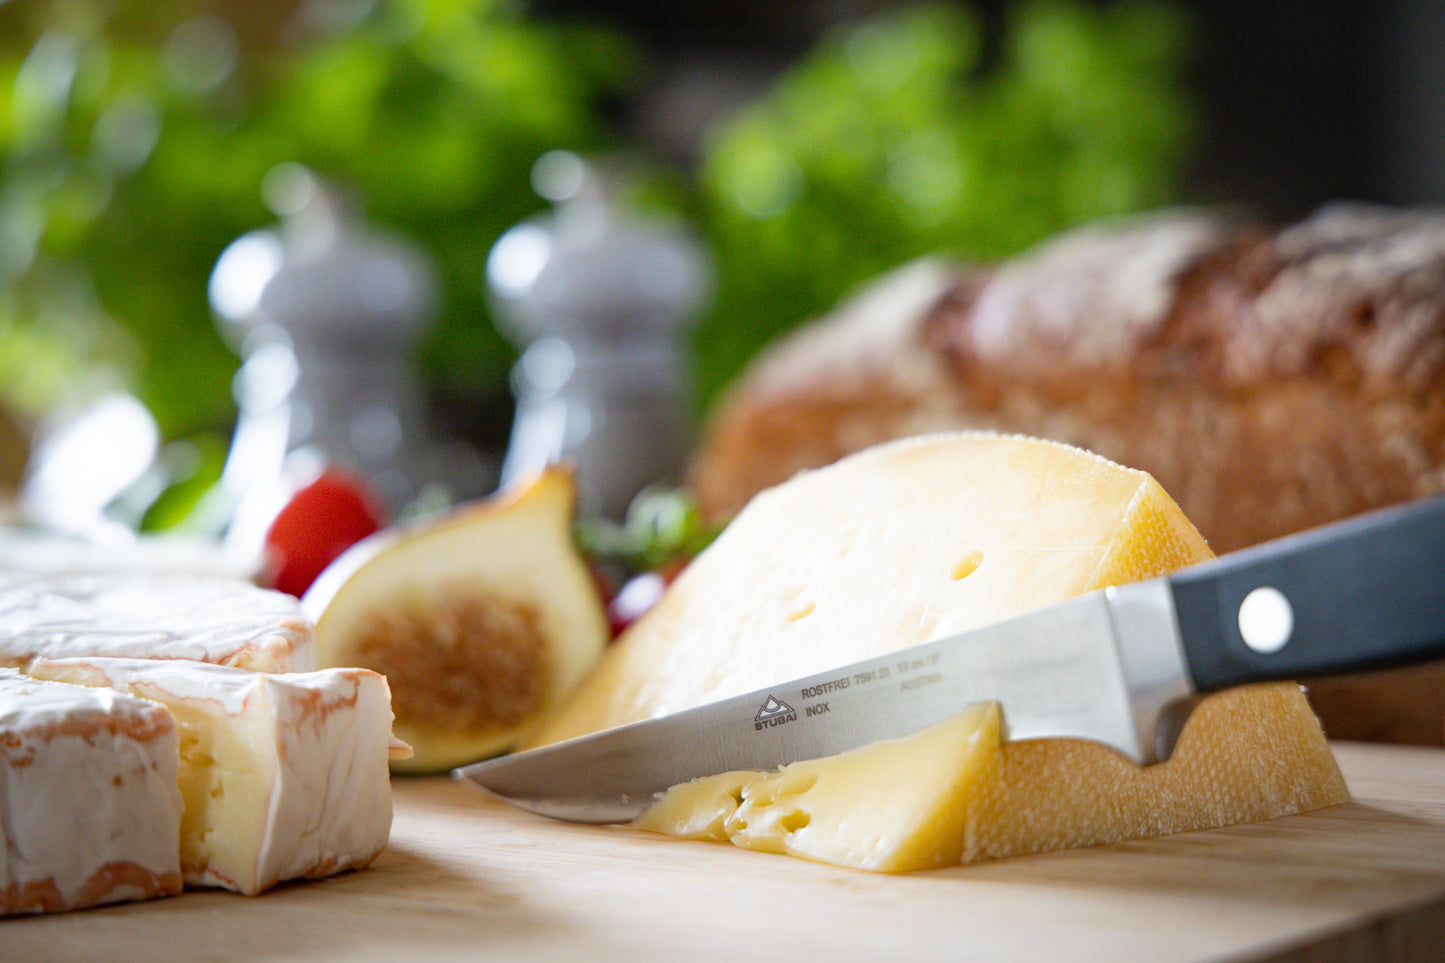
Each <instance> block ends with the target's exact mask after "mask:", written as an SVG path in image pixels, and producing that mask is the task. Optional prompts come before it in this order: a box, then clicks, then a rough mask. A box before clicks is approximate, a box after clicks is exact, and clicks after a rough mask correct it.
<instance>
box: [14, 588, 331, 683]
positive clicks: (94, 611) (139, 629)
mask: <svg viewBox="0 0 1445 963" xmlns="http://www.w3.org/2000/svg"><path fill="white" fill-rule="evenodd" d="M70 656H106V657H129V658H145V659H193V660H196V661H199V662H214V663H216V664H218V665H233V666H237V667H238V668H242V669H251V670H253V671H257V672H306V671H310V670H312V669H314V668H316V633H315V629H314V628H313V626H312V624H311V622H310V620H308V619H306V618H305V617H304V616H303V615H302V613H301V607H300V603H299V602H298V601H297V600H296V599H295V598H293V597H291V596H289V595H285V594H283V593H281V592H274V591H271V590H269V589H263V588H260V587H258V586H255V585H252V584H250V583H249V582H245V581H243V580H241V579H235V578H227V577H223V576H203V575H176V574H157V573H128V572H97V573H85V574H77V575H56V574H49V575H39V574H34V573H22V572H0V665H3V666H11V667H20V666H23V665H24V664H25V663H26V662H28V661H29V660H30V659H32V658H36V657H44V658H66V657H70Z"/></svg>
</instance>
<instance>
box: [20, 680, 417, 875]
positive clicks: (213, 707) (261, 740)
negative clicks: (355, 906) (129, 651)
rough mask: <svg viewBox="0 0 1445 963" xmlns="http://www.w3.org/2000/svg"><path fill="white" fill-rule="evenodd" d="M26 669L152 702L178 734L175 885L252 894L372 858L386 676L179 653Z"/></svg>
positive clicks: (377, 832) (386, 814)
mask: <svg viewBox="0 0 1445 963" xmlns="http://www.w3.org/2000/svg"><path fill="white" fill-rule="evenodd" d="M26 671H27V672H29V673H30V674H31V675H32V676H34V677H36V678H42V679H50V680H56V681H62V682H72V683H78V684H80V685H86V686H104V687H109V688H113V689H116V690H118V691H120V692H124V693H127V694H129V695H133V696H139V697H141V698H144V699H150V700H153V701H154V702H157V703H160V704H161V705H163V706H164V707H165V708H166V709H167V710H169V713H170V715H171V716H173V717H174V719H175V723H176V726H177V728H178V731H179V733H180V748H179V761H180V773H179V785H180V789H181V794H182V796H183V798H184V805H185V813H184V819H183V820H182V824H181V834H180V862H181V870H182V872H183V873H184V875H185V881H186V883H187V884H188V885H193V886H218V887H224V888H226V889H232V890H235V891H237V892H240V893H245V894H247V895H252V894H255V893H260V892H262V891H264V890H266V889H268V888H270V887H272V886H274V885H276V884H277V883H280V882H282V881H284V880H288V879H296V878H301V877H319V876H327V875H331V874H333V873H338V872H341V871H343V870H347V869H359V868H361V867H363V866H366V865H367V864H368V863H370V862H371V861H372V860H373V859H374V858H375V857H376V856H377V854H379V853H380V852H381V851H382V849H383V848H384V847H385V846H386V841H387V837H388V835H389V833H390V830H391V815H392V813H391V784H390V772H389V769H388V751H389V744H390V741H391V708H390V696H389V693H388V691H387V686H386V679H385V678H384V677H382V676H380V675H378V674H377V673H375V672H371V671H369V670H366V669H326V670H321V671H317V672H308V673H287V674H263V673H254V672H248V671H245V670H242V669H236V668H232V667H229V666H217V665H210V664H206V663H198V662H187V661H182V660H148V659H104V658H94V659H37V660H35V661H34V662H32V663H30V665H29V666H28V667H27V669H26Z"/></svg>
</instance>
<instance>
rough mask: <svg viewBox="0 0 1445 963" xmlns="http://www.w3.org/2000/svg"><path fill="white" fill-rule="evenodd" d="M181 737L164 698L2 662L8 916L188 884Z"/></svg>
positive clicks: (0, 790)
mask: <svg viewBox="0 0 1445 963" xmlns="http://www.w3.org/2000/svg"><path fill="white" fill-rule="evenodd" d="M177 745H178V737H177V730H176V726H175V723H174V722H173V721H172V719H171V715H170V713H168V712H167V711H166V710H165V709H164V708H162V707H161V706H158V705H156V704H155V703H153V702H148V701H146V700H144V699H136V698H133V697H131V696H126V695H121V694H119V693H116V692H112V691H109V690H103V689H102V690H92V689H82V688H79V687H77V686H68V685H60V684H58V683H53V682H41V681H37V680H35V679H30V678H27V677H26V676H24V675H22V674H21V673H20V672H18V671H16V670H15V669H0V914H12V913H39V912H54V911H58V910H72V909H81V908H84V907H88V906H95V905H99V904H103V903H115V902H121V901H125V900H138V899H151V898H154V897H160V896H170V895H174V894H176V893H179V892H180V891H181V887H182V878H181V868H180V860H179V848H178V845H177V843H178V841H179V839H180V827H181V796H180V792H179V791H178V789H177V787H176V775H177V764H178V758H179V757H178V755H177Z"/></svg>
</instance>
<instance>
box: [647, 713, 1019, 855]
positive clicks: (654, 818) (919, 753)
mask: <svg viewBox="0 0 1445 963" xmlns="http://www.w3.org/2000/svg"><path fill="white" fill-rule="evenodd" d="M999 758H1000V756H999V712H998V706H997V705H996V704H991V703H990V704H984V705H978V706H972V707H970V708H969V709H966V710H964V711H963V712H960V713H958V714H957V715H954V716H950V717H949V718H948V719H945V720H944V721H942V722H940V723H937V724H935V725H933V726H930V727H929V728H927V729H924V730H922V731H921V732H918V733H915V734H913V735H911V736H908V737H905V738H902V739H890V740H885V741H881V742H876V743H873V744H872V745H869V746H864V747H862V748H859V749H854V750H851V751H849V752H845V753H841V754H839V755H837V756H831V757H828V758H826V759H814V760H808V761H805V762H795V763H793V764H791V765H787V766H783V767H782V768H781V769H780V770H778V771H777V772H772V773H762V772H731V773H722V774H720V775H717V776H706V777H703V778H701V779H695V780H693V781H692V782H688V783H684V784H682V785H681V786H675V787H673V788H672V789H671V790H669V791H668V792H667V793H666V794H665V795H664V796H663V797H662V798H661V799H660V800H658V801H657V802H656V803H654V804H653V805H652V806H651V807H650V808H649V809H648V810H647V811H646V812H645V813H643V814H642V815H641V816H640V817H638V819H637V820H636V821H635V822H634V824H633V825H635V826H637V827H639V828H641V829H650V830H652V831H654V832H662V833H670V834H672V835H675V836H683V837H687V838H690V839H708V840H715V841H724V840H728V841H731V842H733V843H736V844H737V845H739V846H742V847H744V848H747V849H756V850H761V851H763V852H769V853H786V854H788V855H790V856H799V857H802V858H805V859H812V860H817V861H819V862H824V863H834V864H837V865H840V866H850V867H855V868H857V869H867V870H873V871H876V872H883V873H898V872H909V871H911V870H919V869H933V868H936V867H939V866H946V865H949V864H954V863H958V862H959V861H960V859H961V858H962V855H963V852H964V847H965V846H966V845H967V844H968V842H969V841H970V839H971V836H972V834H971V833H970V832H969V829H970V826H969V824H970V821H971V819H972V818H973V817H974V814H975V813H976V811H977V805H976V803H975V799H976V798H977V797H978V796H980V795H981V794H982V793H984V792H986V791H987V787H988V786H989V785H990V783H991V781H992V778H993V776H994V773H995V771H996V769H997V767H998V762H999Z"/></svg>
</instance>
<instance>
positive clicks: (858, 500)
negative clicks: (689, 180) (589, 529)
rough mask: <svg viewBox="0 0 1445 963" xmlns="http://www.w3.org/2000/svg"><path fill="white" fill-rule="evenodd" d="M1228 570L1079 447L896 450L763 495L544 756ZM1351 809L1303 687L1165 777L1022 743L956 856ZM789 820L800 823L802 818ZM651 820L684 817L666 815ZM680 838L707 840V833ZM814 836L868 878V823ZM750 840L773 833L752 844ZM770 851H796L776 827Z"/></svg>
mask: <svg viewBox="0 0 1445 963" xmlns="http://www.w3.org/2000/svg"><path fill="white" fill-rule="evenodd" d="M1210 555H1211V553H1210V551H1209V548H1208V546H1207V545H1206V544H1205V543H1204V541H1203V539H1202V538H1201V537H1200V536H1199V534H1198V532H1197V531H1196V530H1195V529H1194V527H1193V526H1192V525H1191V524H1190V523H1189V521H1188V520H1187V519H1186V518H1185V517H1184V515H1183V514H1182V513H1181V512H1180V510H1179V508H1178V506H1177V505H1175V503H1174V502H1173V501H1172V500H1171V499H1170V498H1169V497H1168V495H1167V494H1166V493H1165V492H1164V491H1163V489H1161V488H1160V487H1159V485H1158V484H1157V482H1155V481H1154V479H1153V478H1151V477H1150V476H1149V475H1147V474H1145V473H1143V472H1139V471H1134V470H1130V469H1127V468H1124V467H1121V466H1119V465H1117V464H1114V463H1112V462H1109V461H1107V460H1105V459H1103V458H1100V457H1098V456H1096V455H1093V454H1090V453H1088V452H1086V451H1083V450H1081V449H1078V448H1073V447H1069V446H1066V445H1061V444H1057V443H1053V442H1046V441H1040V440H1036V439H1031V438H1026V437H1021V436H1012V435H996V434H989V433H959V434H940V435H929V436H918V437H915V438H911V439H906V440H902V441H894V442H888V443H885V444H882V445H879V446H875V447H873V448H869V449H865V450H864V451H862V452H859V453H857V454H854V455H850V456H848V457H847V458H844V459H842V460H840V461H838V462H836V463H834V464H833V465H831V466H828V467H825V468H821V469H816V470H813V471H809V472H805V473H802V474H799V475H797V476H795V477H794V478H793V479H791V480H790V481H787V482H785V483H783V484H781V485H779V486H776V487H774V488H772V489H769V490H767V491H764V492H763V493H762V494H760V495H758V496H757V497H756V498H754V499H753V500H752V501H751V502H750V503H749V504H748V505H747V507H746V508H745V509H744V510H743V511H742V512H741V513H739V515H738V516H737V517H736V519H734V521H733V522H732V523H731V524H730V525H729V526H728V528H727V529H726V530H725V531H724V532H723V533H722V534H721V535H720V536H719V537H718V538H717V540H716V541H714V542H713V544H712V545H711V546H710V547H709V548H708V549H707V550H706V551H704V552H703V553H702V554H701V555H699V556H698V557H697V558H696V559H695V560H694V561H693V562H692V564H691V565H690V566H689V567H688V568H687V569H686V570H684V571H683V573H682V574H681V575H680V576H679V577H678V578H677V580H676V581H675V582H674V583H673V586H672V588H671V589H670V590H669V591H668V593H667V594H666V595H665V596H664V597H663V599H662V600H661V601H660V602H659V603H658V605H657V606H655V607H654V608H653V609H652V610H651V611H650V612H649V613H648V614H647V615H646V616H644V617H643V618H642V619H641V620H639V621H638V622H637V623H636V624H635V625H634V626H633V627H632V628H631V629H630V630H629V631H628V632H627V633H625V634H624V635H623V637H622V638H621V639H620V640H619V641H618V643H617V644H616V645H615V646H614V647H613V649H612V650H610V651H609V652H608V654H607V655H606V656H605V657H604V660H603V662H602V663H601V665H600V667H599V669H598V671H597V672H596V673H595V674H594V675H593V676H592V677H591V678H590V679H589V680H588V681H587V682H586V683H584V685H583V686H582V688H581V689H579V693H578V695H577V697H576V698H575V699H574V700H573V701H572V702H571V703H569V704H568V705H567V706H566V707H565V708H564V710H563V711H562V712H561V713H559V715H558V716H557V717H556V718H554V719H553V720H552V721H551V723H550V725H549V726H548V727H547V728H546V729H545V730H544V731H543V733H542V734H541V736H540V737H539V739H538V740H537V741H538V743H545V742H549V741H555V740H558V739H562V738H566V737H569V736H573V735H578V734H582V733H585V732H589V731H595V730H597V729H602V728H606V727H610V726H615V725H620V724H623V723H627V722H631V721H634V720H638V719H643V718H647V717H649V716H654V715H659V714H663V713H666V712H671V711H675V710H678V709H683V708H687V707H689V706H693V705H698V704H702V703H704V702H708V701H712V700H715V699H720V698H725V697H728V696H732V695H738V694H742V693H745V692H750V691H754V690H757V689H762V688H766V687H767V686H769V685H771V684H774V683H776V682H779V681H782V680H786V679H792V678H795V677H798V676H802V675H807V674H811V673H814V672H819V671H823V670H825V669H827V668H829V667H834V666H837V665H842V664H847V663H849V662H852V661H856V660H859V659H863V658H868V657H871V656H875V655H882V654H886V653H888V652H891V651H895V650H897V649H901V648H904V647H906V646H910V645H914V644H917V643H921V642H925V641H928V640H930V639H934V638H938V637H941V636H945V635H948V634H951V633H954V632H958V631H961V630H963V629H966V628H970V627H974V626H979V625H984V624H987V623H990V622H994V621H997V620H999V619H1003V618H1006V617H1008V616H1011V615H1014V614H1017V613H1019V612H1022V611H1025V610H1028V609H1031V608H1035V607H1038V606H1041V605H1045V604H1049V603H1052V602H1057V601H1062V600H1064V599H1067V598H1070V597H1073V596H1076V595H1079V594H1082V593H1084V592H1088V591H1091V590H1094V589H1098V588H1101V587H1103V586H1106V585H1110V584H1118V583H1122V582H1128V581H1134V580H1137V579H1141V578H1145V577H1148V576H1151V575H1155V574H1162V573H1164V572H1167V571H1171V570H1174V569H1177V568H1180V567H1182V566H1184V565H1187V564H1190V563H1193V562H1196V561H1202V560H1205V559H1207V558H1209V557H1210ZM934 764H935V763H934V762H932V761H929V762H927V763H925V762H923V761H921V760H920V761H919V763H918V765H917V766H916V767H915V774H914V775H912V776H910V777H908V778H909V782H908V783H906V784H905V783H901V782H900V783H896V784H895V791H897V792H901V793H912V792H913V791H914V788H915V786H922V787H924V789H925V795H927V792H928V791H935V792H937V793H938V794H945V793H947V792H950V791H951V790H950V789H948V788H947V787H949V786H950V785H951V783H949V782H948V781H947V779H940V776H939V773H937V772H935V771H933V770H932V769H931V768H929V767H931V766H932V765H934ZM857 765H858V763H857V762H855V761H852V759H851V758H850V759H846V760H844V759H841V757H840V758H834V759H832V760H826V761H823V762H819V763H818V764H817V766H818V767H832V768H831V769H820V770H819V771H820V772H825V773H830V774H829V775H828V779H829V781H830V782H834V781H844V782H849V781H854V780H856V781H857V782H860V783H866V781H867V777H865V776H862V775H858V774H856V773H854V774H851V775H846V777H845V775H843V774H840V773H839V772H837V771H835V770H837V769H839V768H840V767H841V768H844V769H847V768H851V767H855V766H857ZM880 765H881V764H880ZM881 771H882V770H881V769H880V772H881ZM945 775H947V776H949V777H956V776H957V775H958V774H957V772H951V773H946V774H945ZM879 778H880V779H882V778H883V777H882V776H880V777H879ZM737 781H738V779H737V777H736V776H733V777H729V778H728V779H726V780H724V782H725V783H727V782H733V783H736V782H737ZM739 785H740V784H739ZM818 785H820V786H821V785H823V780H822V778H821V776H820V779H819V783H818ZM929 786H932V787H934V789H933V790H927V787H929ZM940 798H942V797H941V795H940ZM1346 798H1347V791H1346V788H1345V785H1344V782H1343V779H1342V778H1341V776H1340V773H1339V770H1338V768H1337V767H1336V766H1335V763H1334V759H1333V756H1332V755H1331V753H1330V750H1329V746H1328V743H1327V742H1326V741H1325V738H1324V735H1323V733H1322V731H1321V730H1320V727H1319V724H1318V721H1317V720H1316V719H1315V717H1314V715H1313V713H1312V712H1311V711H1310V708H1309V706H1308V704H1307V703H1306V702H1305V699H1304V696H1303V693H1302V691H1301V690H1300V688H1299V687H1298V686H1296V685H1294V684H1290V683H1286V684H1277V685H1272V686H1256V687H1249V688H1244V689H1239V690H1235V691H1230V692H1227V693H1223V694H1219V695H1215V696H1211V697H1210V698H1208V699H1206V700H1205V701H1204V704H1203V705H1202V706H1200V708H1199V709H1198V710H1196V712H1195V715H1194V717H1193V718H1192V719H1191V721H1190V724H1189V727H1188V728H1187V730H1186V733H1185V738H1182V739H1181V741H1180V743H1179V746H1178V748H1177V749H1176V751H1175V754H1174V756H1173V758H1171V760H1170V761H1169V762H1168V763H1166V764H1163V765H1160V766H1155V767H1150V768H1146V769H1140V768H1138V767H1136V766H1134V765H1132V764H1130V763H1128V762H1127V761H1125V760H1124V759H1122V757H1119V756H1118V755H1116V754H1114V753H1113V752H1112V751H1111V750H1108V749H1106V748H1104V747H1102V746H1099V745H1096V744H1092V743H1086V742H1081V741H1066V740H1047V741H1038V742H1020V743H1008V744H1006V745H1005V746H1003V747H1002V748H1001V749H1000V750H999V756H998V761H997V769H996V771H995V772H994V774H993V775H992V776H990V777H988V778H987V779H985V780H984V782H983V783H982V789H981V790H980V791H977V792H975V793H973V794H972V795H971V797H970V799H971V801H970V803H969V806H968V809H969V815H968V817H967V818H968V820H969V821H970V825H971V826H972V828H970V829H969V831H968V834H967V835H966V838H965V842H964V843H963V845H962V848H961V850H960V856H959V858H960V859H964V860H967V859H977V858H983V857H988V856H1001V855H1009V854H1014V853H1023V852H1035V851H1041V850H1049V849H1059V848H1065V847H1070V846H1080V845H1090V844H1094V843H1099V842H1104V841H1108V840H1118V839H1127V838H1136V837H1142V836H1150V835H1156V834H1160V833H1167V832H1178V831H1183V830H1191V829H1203V828H1209V827H1216V826H1222V825H1227V824H1231V823H1238V822H1245V821H1253V820H1259V819H1266V818H1271V817H1274V816H1279V815H1285V814H1288V813H1294V812H1300V811H1304V810H1308V809H1313V808H1318V807H1321V806H1325V805H1330V804H1333V803H1337V802H1341V801H1344V800H1345V799H1346ZM915 801H916V802H917V805H918V808H919V809H920V810H921V808H922V807H923V802H922V801H918V800H915ZM743 804H744V805H745V804H746V803H745V802H744V803H743ZM757 808H759V807H756V806H755V807H754V809H757ZM863 812H865V813H866V814H867V815H868V818H870V819H875V818H876V819H879V820H882V821H888V820H901V819H905V817H903V816H901V815H898V814H897V813H894V814H893V815H889V814H888V812H887V811H886V810H882V809H871V808H866V807H865V809H864V810H863ZM769 818H770V819H771V818H772V817H769ZM794 821H795V820H794ZM724 822H726V820H724ZM773 822H774V824H775V825H776V826H777V827H779V828H780V829H786V826H785V825H784V823H787V822H789V821H788V820H786V819H784V818H783V817H781V816H779V817H777V818H776V819H775V820H774V821H773ZM650 824H651V825H653V826H654V828H657V827H662V826H665V825H668V819H666V818H664V817H663V816H659V815H656V814H654V816H653V817H652V818H651V820H650ZM672 825H673V827H674V828H680V829H681V831H682V832H683V833H684V834H689V833H690V832H691V830H690V829H688V828H687V827H689V826H695V823H694V822H692V821H689V820H683V821H679V822H676V823H673V824H672ZM814 825H818V824H816V823H813V822H810V823H809V830H810V832H809V835H810V836H812V837H815V838H814V839H813V840H812V841H811V842H809V843H808V852H807V853H806V854H807V855H810V856H811V858H825V857H824V856H823V855H821V854H824V853H832V854H833V855H832V856H829V857H827V858H830V859H834V860H835V861H838V862H841V863H843V864H845V865H856V866H860V867H863V866H868V865H869V864H868V863H867V861H866V860H861V859H855V858H853V857H851V856H848V855H846V854H847V853H850V852H854V851H855V849H854V848H850V847H849V846H847V845H842V844H839V843H836V842H835V840H844V838H845V837H846V836H847V835H848V834H850V833H857V832H860V831H861V830H859V829H858V828H857V827H856V826H852V825H849V824H848V822H847V821H844V820H841V819H840V820H838V821H837V825H838V826H839V828H838V829H836V830H832V831H830V832H823V831H820V830H816V829H813V826H814ZM932 825H933V827H934V828H933V829H927V830H926V831H927V832H928V833H934V834H935V836H936V838H935V839H934V845H935V847H936V851H938V852H945V851H950V848H951V846H952V843H951V842H948V839H949V838H951V837H950V834H951V833H952V832H953V830H952V829H949V828H947V827H948V825H949V824H947V823H944V822H937V823H935V824H932ZM870 831H873V832H878V833H901V832H903V829H902V828H901V824H895V825H890V826H883V825H880V826H878V827H874V828H873V829H872V830H870ZM830 833H831V837H832V840H830V841H829V842H828V845H826V846H825V845H824V844H823V841H822V840H823V839H824V838H825V837H829V835H830ZM733 835H736V834H733ZM749 838H759V837H758V836H757V834H755V833H754V834H746V835H744V836H742V837H741V840H742V841H747V840H748V839H749ZM763 838H773V839H776V838H778V837H777V833H776V832H775V831H773V830H769V833H767V834H764V836H763ZM844 841H845V842H846V840H844ZM945 843H946V844H947V845H946V846H945ZM797 846H801V843H799V842H797V841H796V840H795V841H790V842H789V843H787V844H786V845H784V846H783V850H784V851H789V850H788V847H797ZM830 847H831V848H830ZM800 852H801V850H800ZM840 853H841V854H844V855H838V854H840ZM879 865H884V864H879Z"/></svg>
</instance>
